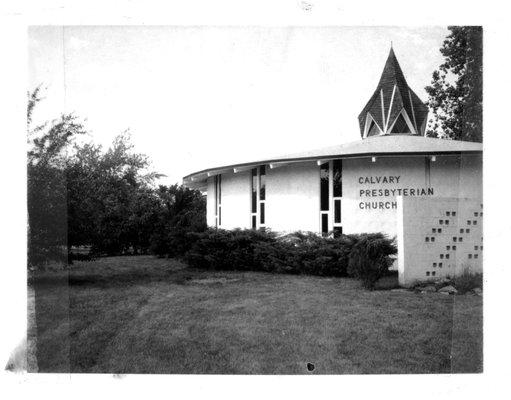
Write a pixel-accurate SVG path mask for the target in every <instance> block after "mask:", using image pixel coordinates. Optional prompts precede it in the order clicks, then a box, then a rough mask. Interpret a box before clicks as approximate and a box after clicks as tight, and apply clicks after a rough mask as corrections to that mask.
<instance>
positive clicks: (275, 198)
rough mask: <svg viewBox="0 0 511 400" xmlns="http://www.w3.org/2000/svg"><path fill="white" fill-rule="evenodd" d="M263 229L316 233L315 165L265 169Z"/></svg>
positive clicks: (316, 194)
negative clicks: (265, 227)
mask: <svg viewBox="0 0 511 400" xmlns="http://www.w3.org/2000/svg"><path fill="white" fill-rule="evenodd" d="M266 175H267V181H266V226H267V227H269V228H271V229H272V230H273V231H277V232H284V231H297V230H302V231H312V232H318V231H319V167H318V166H317V164H316V163H315V162H308V163H296V164H290V165H288V166H282V167H278V168H275V169H270V168H267V169H266Z"/></svg>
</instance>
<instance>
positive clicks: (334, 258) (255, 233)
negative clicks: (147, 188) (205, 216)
mask: <svg viewBox="0 0 511 400" xmlns="http://www.w3.org/2000/svg"><path fill="white" fill-rule="evenodd" d="M187 237H188V239H189V240H191V242H192V244H191V245H190V247H189V250H188V251H187V252H186V254H185V261H186V262H187V263H188V264H189V265H190V266H191V267H196V268H203V269H210V270H242V271H249V270H250V271H265V272H279V273H289V274H310V275H321V276H347V275H348V273H349V274H350V275H351V276H354V277H356V278H358V279H362V280H363V282H365V286H366V287H369V288H372V287H373V286H374V282H376V280H378V278H379V277H381V276H383V275H384V274H385V273H386V272H387V270H388V267H389V266H390V264H391V262H392V260H391V259H390V257H389V255H391V254H395V253H396V248H395V246H394V243H393V241H392V240H390V239H388V238H386V237H385V236H383V235H381V234H374V235H341V236H340V237H339V238H324V237H320V236H318V235H316V234H313V233H307V232H305V233H304V232H295V233H292V234H289V235H285V236H281V237H277V236H276V235H275V233H273V232H270V231H266V230H240V229H238V230H233V231H225V230H221V229H218V230H217V229H210V230H207V231H205V232H203V233H193V234H189V235H188V236H187ZM365 252H369V253H368V254H365ZM350 265H351V269H349V266H350Z"/></svg>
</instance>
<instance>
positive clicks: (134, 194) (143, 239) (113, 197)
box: [66, 132, 158, 254]
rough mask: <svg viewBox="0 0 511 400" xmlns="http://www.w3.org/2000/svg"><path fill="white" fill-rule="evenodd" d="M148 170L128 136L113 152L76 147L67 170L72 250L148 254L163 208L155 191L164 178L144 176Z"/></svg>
mask: <svg viewBox="0 0 511 400" xmlns="http://www.w3.org/2000/svg"><path fill="white" fill-rule="evenodd" d="M148 165H149V161H148V159H147V157H146V156H144V155H142V154H139V153H136V152H134V151H133V145H132V144H131V142H130V135H129V133H128V132H124V133H123V134H121V135H119V136H117V137H116V138H115V139H114V142H113V144H112V146H111V147H110V148H109V149H108V150H107V151H103V149H102V147H101V146H98V145H94V144H92V143H89V144H84V145H81V146H75V151H74V154H73V155H72V156H71V157H69V159H68V162H67V167H66V177H67V179H66V180H67V185H68V189H67V192H68V219H69V220H68V226H69V231H68V241H69V245H70V246H79V245H91V246H92V247H93V249H94V251H96V252H98V253H106V254H120V253H124V252H127V251H135V252H139V251H140V250H141V251H142V252H145V251H147V248H148V247H149V237H150V227H151V225H152V224H154V223H155V222H156V216H155V215H153V214H155V213H156V212H157V210H156V208H157V207H158V201H157V199H156V196H155V194H154V193H153V191H154V189H152V187H151V184H152V182H153V180H154V179H155V178H156V177H157V176H158V175H157V174H154V173H149V174H144V173H143V172H144V170H145V169H146V168H147V167H148Z"/></svg>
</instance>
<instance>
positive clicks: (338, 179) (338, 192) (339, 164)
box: [332, 160, 342, 197]
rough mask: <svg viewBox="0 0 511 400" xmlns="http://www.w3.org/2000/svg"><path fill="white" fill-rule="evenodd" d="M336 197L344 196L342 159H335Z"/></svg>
mask: <svg viewBox="0 0 511 400" xmlns="http://www.w3.org/2000/svg"><path fill="white" fill-rule="evenodd" d="M333 164H334V175H333V177H332V178H333V180H334V197H342V160H334V162H333Z"/></svg>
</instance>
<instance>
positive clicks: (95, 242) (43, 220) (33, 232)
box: [27, 88, 206, 268]
mask: <svg viewBox="0 0 511 400" xmlns="http://www.w3.org/2000/svg"><path fill="white" fill-rule="evenodd" d="M39 93H40V89H39V88H37V89H36V90H34V92H32V93H31V94H29V96H28V105H27V121H28V137H29V144H30V146H29V150H28V153H27V168H28V213H29V227H28V236H29V249H28V251H29V265H30V266H32V267H33V268H40V267H42V266H44V265H45V263H47V262H48V261H51V260H58V261H60V262H61V263H63V264H64V263H66V261H67V260H68V253H67V251H68V250H69V249H71V248H72V247H74V246H81V245H86V246H91V247H92V250H93V252H95V253H97V254H106V255H115V254H123V253H128V252H129V253H135V254H140V253H147V252H148V251H149V248H150V247H151V248H152V249H153V250H154V249H157V248H158V243H160V244H161V243H163V244H164V247H165V249H167V250H165V251H164V254H167V255H168V254H171V253H172V254H174V255H175V254H179V253H180V252H181V251H182V250H180V249H183V248H186V247H187V246H188V244H187V242H186V237H185V236H186V233H187V232H190V231H201V230H204V229H205V228H206V218H205V214H206V205H205V199H204V197H203V196H202V195H201V194H200V192H198V191H195V190H190V189H187V188H184V187H182V186H179V185H173V186H169V187H166V186H160V187H158V188H155V187H154V181H155V180H156V179H157V178H159V177H160V176H161V174H157V173H155V172H147V171H148V167H149V165H150V163H149V159H148V158H147V157H146V156H145V155H143V154H139V153H137V152H135V151H134V148H133V145H132V144H131V141H130V135H129V132H124V133H122V134H121V135H119V136H117V137H116V138H115V139H114V141H113V143H112V145H111V146H110V147H109V148H108V149H106V150H103V148H102V147H101V146H99V145H96V144H94V143H85V144H83V143H81V144H77V143H76V142H75V141H74V138H75V137H77V136H78V135H81V134H83V133H85V128H84V126H83V124H82V123H81V122H80V120H79V119H78V118H77V117H76V116H74V115H72V114H64V115H62V116H61V117H60V118H59V119H57V120H53V121H50V122H47V123H44V124H41V125H37V126H32V125H33V123H32V121H33V119H32V114H33V111H34V109H35V106H36V105H37V103H38V102H39V101H40V100H41V98H40V95H39ZM160 247H161V246H160ZM154 252H155V253H156V254H161V252H158V251H154Z"/></svg>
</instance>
